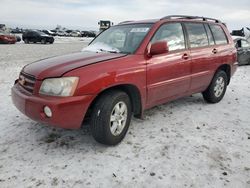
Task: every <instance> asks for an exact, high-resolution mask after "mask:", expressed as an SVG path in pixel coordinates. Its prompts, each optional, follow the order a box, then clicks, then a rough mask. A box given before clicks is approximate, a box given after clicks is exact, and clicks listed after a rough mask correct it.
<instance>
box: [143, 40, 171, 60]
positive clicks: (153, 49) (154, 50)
mask: <svg viewBox="0 0 250 188" xmlns="http://www.w3.org/2000/svg"><path fill="white" fill-rule="evenodd" d="M168 52H169V48H168V43H167V42H166V41H157V42H155V43H153V44H150V45H149V47H148V56H150V57H152V56H153V55H159V54H164V53H168Z"/></svg>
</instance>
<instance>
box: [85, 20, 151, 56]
mask: <svg viewBox="0 0 250 188" xmlns="http://www.w3.org/2000/svg"><path fill="white" fill-rule="evenodd" d="M151 26H152V24H134V25H120V26H119V25H118V26H113V27H110V28H109V29H107V30H106V31H104V32H102V33H101V34H100V35H99V36H98V37H97V38H95V39H94V40H93V41H92V42H91V43H90V45H89V46H87V47H86V48H84V49H83V50H82V51H91V52H110V53H125V54H131V53H134V52H135V51H136V49H137V48H138V47H139V45H140V44H141V42H142V40H143V39H144V37H145V36H146V35H147V33H148V31H149V30H150V28H151Z"/></svg>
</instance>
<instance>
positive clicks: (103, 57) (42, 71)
mask: <svg viewBox="0 0 250 188" xmlns="http://www.w3.org/2000/svg"><path fill="white" fill-rule="evenodd" d="M124 56H126V54H120V53H117V54H114V53H95V52H78V53H73V54H68V55H63V56H56V57H52V58H47V59H42V60H39V61H36V62H34V63H31V64H28V65H26V66H25V67H24V68H23V70H22V71H23V72H24V73H27V74H29V75H32V76H35V77H36V79H37V80H43V79H45V78H48V77H60V76H62V75H63V74H64V73H66V72H69V71H70V70H73V69H77V68H80V67H84V66H87V65H90V64H94V63H98V62H103V61H107V60H111V59H116V58H120V57H124Z"/></svg>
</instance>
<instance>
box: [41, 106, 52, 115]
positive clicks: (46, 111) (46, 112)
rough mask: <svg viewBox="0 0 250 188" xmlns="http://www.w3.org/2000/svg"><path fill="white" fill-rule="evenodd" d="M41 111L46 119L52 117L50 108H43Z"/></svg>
mask: <svg viewBox="0 0 250 188" xmlns="http://www.w3.org/2000/svg"><path fill="white" fill-rule="evenodd" d="M43 111H44V113H45V115H46V116H47V117H52V111H51V109H50V107H48V106H45V107H44V109H43Z"/></svg>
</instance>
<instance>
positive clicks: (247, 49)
mask: <svg viewBox="0 0 250 188" xmlns="http://www.w3.org/2000/svg"><path fill="white" fill-rule="evenodd" d="M234 43H235V47H236V48H237V58H238V63H239V65H250V43H249V42H248V41H247V40H246V39H244V38H235V39H234Z"/></svg>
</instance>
